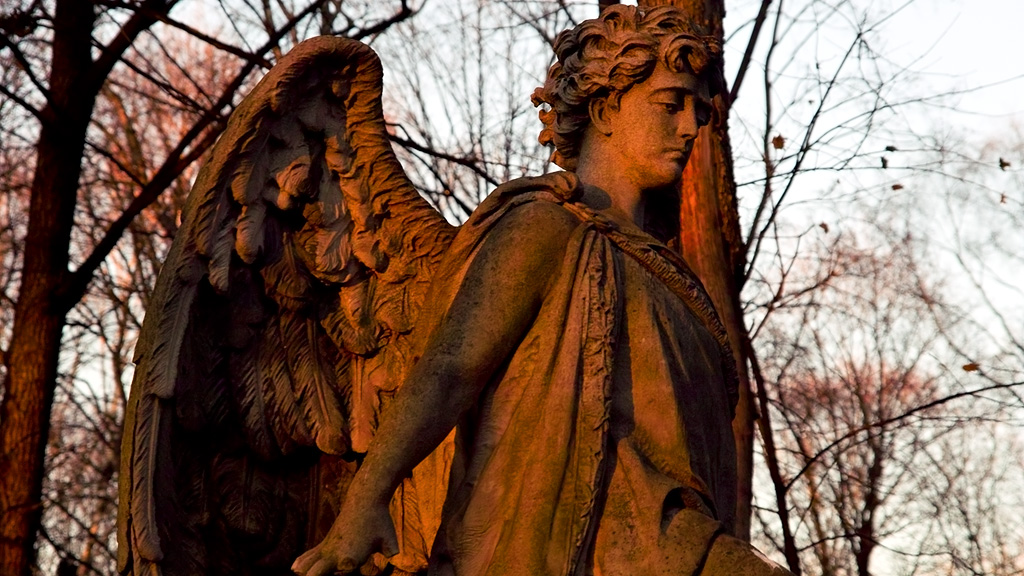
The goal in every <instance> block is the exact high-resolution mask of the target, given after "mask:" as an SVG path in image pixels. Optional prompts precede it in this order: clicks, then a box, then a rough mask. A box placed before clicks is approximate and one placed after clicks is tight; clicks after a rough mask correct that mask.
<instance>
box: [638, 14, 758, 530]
mask: <svg viewBox="0 0 1024 576" xmlns="http://www.w3.org/2000/svg"><path fill="white" fill-rule="evenodd" d="M639 4H640V5H641V6H659V5H672V6H676V7H678V8H681V9H683V10H685V11H686V12H687V13H688V14H690V15H692V16H693V19H694V22H695V23H696V24H697V26H698V29H699V31H700V32H701V33H703V34H705V35H708V36H715V37H717V38H719V39H723V38H724V33H723V27H722V19H723V17H724V16H725V6H724V3H723V0H640V1H639ZM714 107H715V114H714V116H713V119H712V122H711V124H709V125H708V126H705V127H704V128H702V129H701V132H700V135H699V137H698V138H697V141H696V143H695V145H694V148H693V154H692V155H691V156H690V163H689V164H688V165H687V167H686V170H685V172H684V173H683V189H682V194H681V197H682V203H681V207H680V214H679V217H680V223H681V226H680V234H679V251H680V252H681V253H682V255H683V257H684V258H685V259H686V262H687V263H688V264H689V265H690V267H691V268H693V271H694V273H696V274H697V276H698V277H699V278H700V279H701V282H703V283H704V287H705V288H706V289H707V291H708V294H709V295H710V296H711V300H712V301H713V302H714V304H715V308H716V309H717V310H718V313H719V315H720V316H721V317H722V322H723V323H724V324H725V327H726V329H727V330H728V332H729V340H730V342H731V343H732V349H733V354H734V355H735V359H736V368H737V373H738V374H739V377H740V399H739V404H738V405H737V406H736V417H735V418H734V419H733V434H734V435H735V437H736V456H737V462H736V464H737V501H736V517H735V523H734V533H735V534H736V535H737V536H739V537H740V538H743V539H745V540H749V539H750V514H751V508H750V506H751V498H752V495H753V493H752V477H753V455H754V444H753V442H754V419H755V417H756V413H755V410H754V405H753V398H752V396H751V392H750V383H749V376H748V373H747V364H746V361H745V360H744V358H743V349H744V347H743V341H744V333H745V331H746V326H745V325H744V323H743V314H742V309H741V307H740V297H739V287H740V282H739V278H740V275H741V273H742V270H743V256H742V255H743V251H742V239H741V235H740V228H739V214H738V212H737V206H736V182H735V179H734V177H733V172H732V150H731V147H730V145H729V133H728V118H729V102H728V94H722V95H719V96H718V97H716V98H715V101H714Z"/></svg>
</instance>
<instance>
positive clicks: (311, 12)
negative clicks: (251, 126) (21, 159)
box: [0, 0, 414, 574]
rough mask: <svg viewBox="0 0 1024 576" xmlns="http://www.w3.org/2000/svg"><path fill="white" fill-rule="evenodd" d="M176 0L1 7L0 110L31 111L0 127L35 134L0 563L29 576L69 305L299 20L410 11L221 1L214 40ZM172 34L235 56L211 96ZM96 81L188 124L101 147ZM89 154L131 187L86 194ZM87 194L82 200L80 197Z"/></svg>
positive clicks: (4, 433)
mask: <svg viewBox="0 0 1024 576" xmlns="http://www.w3.org/2000/svg"><path fill="white" fill-rule="evenodd" d="M179 5H181V6H180V7H181V9H182V10H184V9H188V8H189V6H187V5H188V3H187V2H178V1H177V0H140V1H137V2H120V1H105V0H99V1H96V2H93V1H80V0H56V1H55V2H53V3H52V4H51V3H49V2H42V1H33V2H22V3H20V4H18V5H14V6H9V7H5V9H4V13H3V15H2V24H3V29H4V35H3V37H2V41H3V42H2V45H0V54H2V57H3V58H4V60H5V66H4V68H5V71H10V72H5V73H10V74H11V75H12V76H13V78H12V82H10V83H6V82H5V83H4V85H3V86H2V87H0V95H2V96H3V99H4V101H3V105H2V106H4V107H9V106H12V105H14V106H17V107H18V108H19V111H18V112H17V113H16V114H17V115H18V116H19V117H20V118H27V117H31V118H32V120H33V122H32V123H27V122H23V124H22V126H23V127H22V128H21V129H19V130H17V131H9V132H7V134H11V135H16V136H17V137H18V138H21V139H24V140H26V141H30V142H33V141H34V145H33V148H32V154H31V162H30V164H29V165H31V166H32V167H33V169H34V173H33V174H32V176H31V178H30V179H28V180H26V182H30V186H29V187H28V197H27V198H25V197H24V196H22V197H21V198H23V199H19V201H20V202H25V201H26V200H27V202H28V204H29V207H28V210H27V215H28V217H27V222H20V221H19V220H20V219H22V218H24V216H23V215H24V214H25V212H20V211H19V213H17V214H12V217H11V218H10V220H11V221H12V222H13V223H12V225H11V226H10V227H9V228H10V230H11V232H10V233H9V234H8V236H10V237H12V238H13V237H15V236H16V235H18V234H23V236H22V238H23V240H24V251H23V252H20V253H18V254H13V253H11V252H10V251H9V252H8V254H12V256H11V257H8V256H7V254H5V258H10V261H9V263H10V268H9V269H10V270H12V271H16V274H17V281H18V289H17V293H16V294H10V293H8V294H9V297H10V302H11V304H10V307H9V308H8V307H7V306H5V309H10V310H13V317H14V318H13V322H12V323H11V324H10V326H11V328H10V330H11V333H10V336H9V339H7V340H6V342H5V344H6V346H5V350H4V354H3V360H4V367H5V372H6V373H5V374H4V382H3V385H4V396H3V401H2V405H0V510H2V512H3V514H2V517H3V521H2V522H0V536H2V538H0V565H2V566H4V569H5V572H7V573H11V574H28V573H29V572H30V567H31V565H32V563H33V556H34V544H35V538H36V534H37V532H38V528H39V526H40V519H41V516H42V506H41V505H40V502H41V495H42V494H41V490H42V478H43V470H44V461H45V450H44V446H45V441H46V438H47V437H48V435H49V429H50V418H51V406H52V404H53V400H54V396H55V393H56V391H57V383H58V380H59V376H60V365H61V364H60V363H61V346H62V341H63V340H62V334H63V333H64V331H65V329H66V327H67V326H68V320H69V318H72V317H73V316H69V314H70V313H71V311H72V310H73V308H74V307H75V306H76V305H77V304H78V303H79V302H81V301H82V300H83V298H85V296H86V294H87V292H88V290H89V286H90V284H91V282H92V281H93V279H94V278H95V276H96V273H97V270H99V269H100V267H101V266H102V265H103V263H104V261H106V260H107V257H108V256H109V255H110V254H111V251H112V250H114V248H115V247H116V246H117V244H118V242H119V241H120V240H121V238H122V237H123V235H124V234H125V232H126V230H128V229H129V227H130V226H131V225H132V223H133V222H134V221H135V220H136V218H137V217H138V216H139V214H141V213H142V212H143V211H144V210H145V209H146V208H147V207H148V206H150V205H151V204H152V203H153V202H154V201H155V200H156V199H157V198H158V197H160V195H161V194H162V193H163V192H164V191H165V190H166V189H167V188H168V187H170V186H172V185H173V184H174V183H175V182H176V181H177V180H178V179H179V178H181V176H182V172H183V171H184V170H185V169H186V168H187V167H188V166H190V165H191V164H192V163H193V162H194V161H195V160H196V159H197V158H199V157H200V156H201V155H202V153H203V152H204V151H205V150H206V149H207V148H208V147H209V145H210V144H211V143H212V142H213V140H214V139H215V138H216V135H217V133H218V131H219V128H220V123H221V121H222V119H223V117H224V114H225V113H227V112H230V109H231V107H232V105H233V104H234V102H235V101H236V99H237V95H238V91H239V89H240V88H242V87H244V86H245V85H246V84H247V83H248V82H250V76H251V74H252V72H253V71H254V70H256V69H258V68H261V67H265V66H267V65H269V58H271V57H273V54H274V51H275V50H281V49H282V48H286V47H287V46H288V45H289V43H290V42H289V36H290V35H293V36H292V39H294V38H295V36H294V35H297V34H298V33H299V32H298V30H299V28H298V27H300V26H307V27H308V26H311V25H310V24H309V22H311V21H312V20H313V19H314V17H321V16H328V17H329V18H330V20H329V21H327V22H323V19H322V18H321V19H320V21H318V22H317V23H316V24H315V25H312V26H313V29H314V30H317V31H319V30H323V29H325V28H327V29H331V30H334V29H335V26H338V31H339V32H345V33H348V34H349V35H351V36H353V37H360V38H367V37H372V36H374V35H376V34H379V33H381V32H383V31H384V30H386V29H387V28H388V27H389V26H391V25H392V24H394V23H396V22H399V21H402V20H404V19H406V18H408V17H409V16H410V15H412V14H413V13H414V10H413V9H412V8H411V7H410V5H409V4H408V3H407V2H404V1H401V2H399V1H396V2H389V3H387V4H386V5H382V4H381V3H369V2H362V3H359V2H354V3H351V7H350V6H349V3H346V6H345V9H344V10H342V6H341V4H340V3H338V2H327V1H326V0H319V1H310V2H301V3H294V4H293V3H291V2H277V3H275V4H273V5H271V3H269V2H268V3H264V5H263V6H262V7H258V8H256V9H252V10H249V12H246V10H248V9H249V7H250V5H248V4H245V3H243V4H242V8H240V9H239V8H236V7H234V6H230V5H227V4H225V3H222V4H220V9H221V10H222V11H223V12H224V17H225V18H226V20H224V21H225V22H227V25H228V26H231V27H233V29H234V31H235V35H234V38H232V39H230V40H221V39H217V38H215V37H214V35H212V34H210V33H207V32H203V31H202V30H199V29H197V28H195V27H193V26H191V25H189V24H187V23H186V22H184V21H183V20H179V19H178V18H176V17H175V16H174V15H173V14H172V8H176V7H178V6H179ZM193 9H197V8H193ZM247 14H248V15H249V17H248V18H246V17H245V16H246V15H247ZM173 34H187V35H189V36H192V37H194V38H195V39H197V40H199V41H201V42H202V43H204V44H206V45H208V46H210V47H211V48H212V49H216V50H217V51H220V52H223V53H226V54H227V55H230V56H232V57H233V59H234V62H233V63H232V64H231V65H230V66H229V67H228V68H227V69H221V70H216V71H215V72H214V73H215V74H217V75H219V76H220V77H219V78H218V79H217V80H218V81H217V82H216V83H214V84H212V85H208V86H205V88H208V89H210V91H209V92H204V91H203V88H204V86H203V85H202V84H201V83H200V80H201V78H197V77H196V76H197V75H199V76H203V75H205V74H206V73H205V72H198V71H197V67H194V66H191V65H190V64H191V62H192V61H191V60H190V59H189V58H191V54H189V55H184V54H176V53H174V52H172V51H171V50H169V49H168V48H169V46H168V45H166V44H165V43H164V41H165V40H166V39H167V38H168V35H173ZM94 54H95V56H94ZM186 56H187V57H186ZM122 70H130V71H131V72H132V73H134V77H132V78H131V80H130V82H128V83H122V84H117V83H115V82H110V81H109V80H111V78H112V76H111V75H112V74H114V73H115V72H118V73H120V71H122ZM171 71H175V72H174V75H175V76H176V77H177V78H172V76H171ZM126 77H127V76H122V77H121V78H122V81H123V80H124V78H126ZM175 81H180V82H182V84H178V85H176V84H175ZM105 90H106V91H109V92H110V93H111V94H113V95H114V96H115V98H114V99H115V100H116V98H121V99H122V100H123V99H125V96H126V94H138V93H146V94H149V95H150V96H151V97H152V98H153V99H154V100H158V101H162V102H163V103H165V104H167V105H168V106H169V107H170V109H172V110H175V111H176V113H177V114H179V115H180V117H181V118H182V119H183V124H184V125H185V126H187V127H186V128H185V129H184V130H182V131H180V132H179V133H176V134H172V133H168V134H167V137H168V138H169V140H168V144H169V146H167V147H166V150H164V151H162V152H163V154H162V155H161V156H158V157H156V158H152V157H151V158H141V159H140V158H139V157H137V156H136V157H133V156H131V154H129V155H128V157H127V158H125V157H118V156H117V155H116V154H115V153H114V152H115V150H113V149H112V148H110V147H109V146H108V144H112V143H110V142H106V141H104V139H103V137H104V132H105V131H106V132H108V133H109V132H111V130H109V129H108V128H109V123H110V122H111V121H112V120H114V121H116V120H117V117H118V115H117V114H113V115H112V116H109V117H108V116H104V115H103V112H104V110H103V107H101V106H98V102H99V101H100V96H101V94H102V93H103V92H104V91H105ZM109 100H110V99H108V101H109ZM135 128H136V130H137V131H138V132H139V133H142V134H145V133H146V132H147V130H140V131H139V130H138V128H139V127H135ZM119 133H120V132H119ZM130 152H131V150H129V153H130ZM136 152H137V151H136ZM86 158H88V159H90V160H95V159H97V158H106V159H108V160H110V161H111V162H112V163H114V164H115V165H117V167H118V171H120V172H121V173H122V174H121V175H122V176H127V177H128V178H129V179H130V180H131V186H129V187H127V188H125V187H123V186H118V187H115V189H114V190H113V192H114V193H113V194H109V195H104V196H103V197H102V199H100V198H95V197H93V196H92V195H91V193H92V192H94V191H96V190H97V189H99V188H100V187H101V184H102V183H103V180H102V179H97V178H95V176H97V174H92V173H90V172H89V171H86V172H84V173H83V170H82V168H83V164H84V162H83V160H84V159H86ZM140 160H141V161H142V162H141V164H140ZM147 163H151V164H147ZM91 164H92V163H91V162H90V165H91ZM142 164H145V165H142ZM126 190H127V191H129V192H128V196H130V198H129V197H128V196H126V195H125V191H126ZM86 196H88V198H89V199H90V202H83V201H82V198H83V197H86ZM126 200H127V202H126ZM125 202H126V203H125ZM100 205H101V206H100ZM12 208H18V209H20V208H21V207H20V206H16V205H12ZM97 208H101V209H102V210H101V213H98V212H97V210H96V209H97ZM9 209H10V208H9ZM80 210H85V211H86V212H88V211H90V210H91V211H93V214H92V216H95V219H94V220H92V223H102V224H103V226H101V227H99V228H94V229H82V228H81V227H80V226H78V225H77V224H78V222H77V220H79V219H80V216H78V215H77V214H76V212H79V211H80ZM21 230H24V232H21ZM15 258H16V259H17V260H18V261H17V262H15V261H14V259H15ZM72 268H73V269H72ZM5 280H6V282H10V280H7V279H5ZM82 413H83V414H84V413H85V411H82Z"/></svg>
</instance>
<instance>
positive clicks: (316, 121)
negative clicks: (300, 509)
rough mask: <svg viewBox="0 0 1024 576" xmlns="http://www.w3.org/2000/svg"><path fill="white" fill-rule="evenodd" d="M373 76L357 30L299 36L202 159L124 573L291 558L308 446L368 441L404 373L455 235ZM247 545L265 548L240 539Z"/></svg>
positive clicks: (168, 293) (136, 397)
mask: <svg viewBox="0 0 1024 576" xmlns="http://www.w3.org/2000/svg"><path fill="white" fill-rule="evenodd" d="M381 75H382V73H381V67H380V62H379V61H378V60H377V58H376V55H374V54H373V51H372V50H370V49H369V48H368V47H366V46H364V45H362V44H359V43H357V42H353V41H349V40H343V39H339V38H326V37H325V38H318V39H314V40H311V41H307V42H304V43H303V44H301V45H300V46H298V47H296V48H295V49H294V50H293V51H292V53H291V54H289V55H288V56H286V57H285V58H284V59H282V61H281V63H280V64H279V65H278V66H276V67H275V68H274V69H273V70H272V71H271V72H270V73H268V75H267V77H266V78H264V79H263V80H262V81H261V82H260V83H259V84H258V85H257V87H256V88H255V89H254V90H253V92H252V94H250V96H249V97H247V98H246V99H245V100H244V101H243V102H242V104H240V105H239V107H238V109H237V110H236V111H235V113H234V114H232V117H231V118H230V120H229V121H228V126H227V129H226V130H225V133H224V134H223V135H222V136H221V138H220V140H219V141H218V143H217V145H216V146H215V147H214V150H213V151H212V154H211V156H210V160H209V161H208V162H207V163H206V165H204V167H203V168H202V170H201V171H200V174H199V176H198V178H197V180H196V184H195V186H194V187H193V190H192V193H191V195H190V197H189V200H188V203H187V206H186V208H185V211H184V222H183V224H182V227H181V230H180V232H179V235H178V237H177V238H176V239H175V243H174V246H173V247H172V249H171V252H170V254H169V256H168V260H167V262H166V264H165V270H164V271H162V273H161V276H160V279H159V281H158V285H157V289H156V291H155V292H154V296H153V298H152V300H151V303H150V309H149V315H148V317H147V319H146V323H145V326H144V328H143V331H142V335H141V336H140V342H139V345H138V353H137V357H136V362H137V363H138V368H137V371H136V377H135V381H134V382H133V384H132V392H131V401H130V408H129V415H128V417H127V419H126V432H127V438H126V442H125V443H124V452H123V455H122V470H123V474H124V475H123V476H122V478H123V479H125V480H127V481H126V482H123V483H122V492H121V500H122V506H121V510H122V515H121V517H120V518H119V532H118V538H119V542H120V546H121V548H122V550H123V551H124V553H122V554H119V569H120V570H121V571H122V572H124V571H132V570H135V571H139V570H144V569H147V570H148V568H149V567H152V568H153V569H154V570H164V571H165V572H164V573H165V574H167V576H171V575H172V572H173V570H180V571H181V572H182V573H193V572H197V571H202V570H198V569H197V567H199V566H201V565H202V564H203V562H206V561H207V560H208V559H212V560H210V561H211V562H212V561H217V562H221V564H217V566H215V567H214V566H210V565H207V566H205V571H211V570H213V571H235V572H240V573H246V572H249V571H252V570H250V568H252V567H253V566H255V564H254V563H256V562H261V561H263V560H261V558H263V556H264V555H265V554H268V553H269V550H270V549H273V550H274V551H275V552H274V558H279V559H289V558H294V556H295V555H297V554H299V553H301V552H302V550H301V549H292V548H296V547H300V546H302V545H303V544H304V543H305V538H306V536H303V535H302V533H299V534H298V535H296V534H290V535H285V533H284V532H281V531H282V530H286V529H285V528H283V526H285V524H288V526H291V527H290V528H287V530H293V531H294V530H297V529H299V528H295V526H304V525H303V524H301V522H298V521H297V520H295V518H292V519H291V520H288V521H287V522H285V521H284V520H281V518H283V517H279V514H277V512H278V511H280V510H282V509H289V510H291V509H292V508H294V500H295V498H301V497H302V496H299V495H298V494H303V493H304V492H301V491H299V492H296V490H299V489H298V488H295V487H296V486H309V485H310V482H312V481H313V479H314V478H315V477H316V474H317V472H316V471H315V469H313V468H311V466H312V463H313V462H315V461H316V460H315V459H310V458H309V457H308V454H309V453H310V451H311V450H312V449H318V450H319V451H321V452H324V453H327V454H337V455H342V454H345V453H347V452H349V451H350V450H351V449H352V448H353V447H355V448H356V449H358V450H365V448H366V445H367V444H368V442H369V438H371V437H372V435H373V432H374V430H375V427H376V422H377V420H378V418H379V410H380V401H379V399H380V397H379V392H380V391H381V390H386V391H388V392H390V391H393V390H394V388H395V387H397V386H398V385H399V382H398V380H399V379H400V377H401V376H402V375H404V374H405V372H406V371H407V368H408V363H409V362H410V360H409V358H410V356H411V355H410V354H409V353H408V352H407V349H408V346H409V342H410V341H411V338H409V337H408V334H409V333H410V331H412V330H414V326H415V318H416V316H417V313H418V310H419V308H420V307H422V306H423V300H424V298H425V292H426V287H427V285H428V284H429V281H430V277H431V274H432V273H433V270H434V268H435V267H436V265H437V264H438V262H439V261H440V258H441V256H442V255H443V253H444V251H445V250H446V249H447V246H448V244H449V243H450V242H451V239H452V237H453V236H454V232H455V229H454V228H452V227H451V226H449V225H448V224H447V223H446V222H445V221H444V219H443V218H442V217H441V216H440V214H438V213H437V212H436V211H435V210H434V209H433V208H431V207H430V205H429V204H428V203H427V202H426V201H425V200H423V199H422V198H421V197H420V196H419V194H418V193H417V192H416V190H415V189H414V188H413V187H412V186H411V184H410V183H409V181H408V179H407V178H406V177H405V174H404V173H403V171H402V168H401V166H400V164H399V163H398V161H397V159H396V158H395V156H394V153H393V152H392V150H391V147H390V143H389V141H388V135H387V129H386V126H385V124H384V120H383V114H382V111H381V106H380V90H381ZM190 335H191V336H190ZM186 338H191V340H189V344H188V345H187V346H183V342H184V341H185V339H186ZM204 347H209V348H210V350H205V349H204ZM205 364H209V365H205ZM176 406H177V409H176V408H175V407H176ZM352 436H358V441H356V440H355V439H354V438H353V439H352V440H350V437H352ZM302 447H305V448H306V450H299V448H302ZM182 459H187V460H182ZM285 460H287V462H288V464H284V463H282V462H284V461H285ZM303 467H305V468H303ZM240 474H241V475H242V477H241V479H240V478H239V475H240ZM304 474H305V476H303V475H304ZM242 480H244V481H242ZM317 481H319V480H317ZM239 482H241V483H240V484H239ZM158 486H159V490H158V489H157V488H158ZM288 486H291V487H292V488H287V487H288ZM233 487H235V488H233ZM289 503H291V504H289ZM409 503H410V504H409V505H415V500H414V499H409ZM310 505H311V506H313V505H315V503H312V502H311V503H310ZM290 518H291V517H290ZM297 522H298V523H297ZM412 527H413V528H414V529H418V528H417V527H416V526H412ZM301 529H302V530H304V529H305V528H301ZM161 534H165V535H172V536H168V537H165V538H164V541H162V540H161ZM180 535H185V537H181V538H179V537H178V536H180ZM239 538H241V540H239ZM254 539H255V540H254ZM256 541H259V542H265V543H266V546H265V549H258V550H256V549H249V550H248V551H245V550H243V549H244V547H245V546H250V547H251V546H253V545H254V544H253V542H256ZM232 542H233V543H234V544H230V543H232ZM247 542H248V544H246V543H247ZM234 545H237V546H240V547H242V548H240V549H238V550H234V549H232V551H231V553H226V552H225V549H224V546H234ZM197 546H200V547H201V546H206V547H207V548H209V549H210V551H211V553H210V554H207V553H206V551H205V549H202V550H201V549H197V548H196V547H197ZM288 546H291V547H292V548H288ZM282 547H283V548H282ZM133 557H134V558H135V561H134V562H135V563H134V564H133V561H132V558H133ZM175 558H186V559H187V562H186V561H182V562H177V561H176V560H174V559H175ZM218 559H219V560H218ZM224 559H230V562H250V564H247V565H246V566H249V568H244V567H239V566H226V565H223V564H222V563H223V562H228V561H229V560H224ZM281 561H284V560H281ZM287 567H288V566H287V564H283V565H282V566H280V567H279V568H280V571H286V570H287ZM228 568H230V570H228ZM172 569H173V570H172ZM268 569H269V568H267V566H264V565H260V570H264V571H266V570H268ZM275 569H276V568H275ZM168 570H171V571H172V572H167V571H168Z"/></svg>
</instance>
